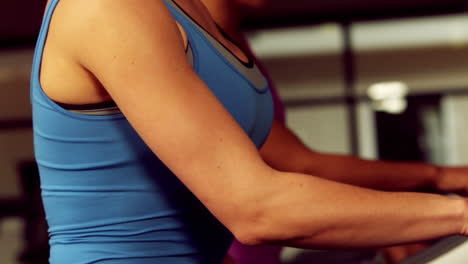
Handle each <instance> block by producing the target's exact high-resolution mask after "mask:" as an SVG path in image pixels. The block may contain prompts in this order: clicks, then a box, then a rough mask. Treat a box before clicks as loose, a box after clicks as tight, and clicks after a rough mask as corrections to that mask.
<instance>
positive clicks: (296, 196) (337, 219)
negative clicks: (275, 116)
mask: <svg viewBox="0 0 468 264" xmlns="http://www.w3.org/2000/svg"><path fill="white" fill-rule="evenodd" d="M262 189H264V190H268V192H266V193H265V196H264V199H263V200H262V203H261V204H262V208H263V209H264V211H263V212H262V213H261V214H260V215H261V216H262V218H261V220H259V221H257V222H258V224H257V225H256V227H257V230H256V232H257V236H256V237H255V238H256V240H257V242H258V243H280V244H283V245H289V246H296V247H303V248H317V247H322V248H324V247H325V248H327V247H329V248H368V247H380V246H388V245H394V244H401V243H409V242H415V241H422V240H428V239H434V238H438V237H442V236H447V235H453V234H460V233H461V230H462V229H463V226H464V210H465V201H464V200H463V199H459V198H449V197H444V196H439V195H432V194H419V193H389V192H380V191H374V190H369V189H363V188H359V187H354V186H350V185H345V184H340V183H336V182H331V181H328V180H324V179H320V178H316V177H311V176H308V175H301V174H295V173H281V172H277V173H276V176H275V177H273V180H272V181H271V182H270V184H269V185H268V186H266V187H265V188H262Z"/></svg>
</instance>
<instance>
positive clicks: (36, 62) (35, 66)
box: [30, 0, 60, 104]
mask: <svg viewBox="0 0 468 264" xmlns="http://www.w3.org/2000/svg"><path fill="white" fill-rule="evenodd" d="M59 2H60V0H51V1H50V2H49V4H48V5H47V7H46V11H45V14H44V18H43V19H42V25H41V28H40V31H39V35H38V38H37V40H36V47H35V52H34V57H33V62H32V70H31V89H30V100H31V103H32V100H34V99H36V100H40V101H42V103H44V102H46V103H47V104H48V101H49V100H47V96H45V94H43V92H42V89H41V87H40V72H41V62H42V55H43V53H44V46H45V42H46V40H47V35H48V33H49V26H50V22H51V20H52V15H53V13H54V10H55V8H56V7H57V4H58V3H59ZM38 95H39V96H38ZM41 97H42V98H41Z"/></svg>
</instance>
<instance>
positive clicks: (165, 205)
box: [31, 0, 467, 264]
mask: <svg viewBox="0 0 468 264" xmlns="http://www.w3.org/2000/svg"><path fill="white" fill-rule="evenodd" d="M31 83H32V91H31V94H32V103H33V118H34V137H35V151H36V159H37V162H38V164H39V169H40V174H41V181H42V191H43V200H44V206H45V209H46V214H47V220H48V223H49V226H50V229H49V232H50V244H51V260H50V262H51V263H52V264H55V263H126V264H129V263H176V264H177V263H221V261H222V259H223V257H224V255H225V254H226V251H227V249H228V247H229V245H230V242H231V240H232V235H234V236H235V237H236V238H237V239H238V240H239V241H241V242H242V243H244V244H248V245H257V244H266V243H276V244H281V245H290V246H298V247H304V248H314V247H333V248H344V247H346V248H357V247H375V246H383V245H392V244H398V243H408V242H413V241H419V240H426V239H431V238H436V237H441V236H445V235H451V234H463V235H465V234H466V230H465V226H466V222H467V220H466V219H465V213H466V208H465V207H466V202H465V200H464V199H459V198H448V197H443V196H438V195H431V194H416V193H399V194H396V193H388V192H380V191H374V190H370V189H364V188H360V187H354V186H351V185H346V184H342V183H337V182H333V181H330V180H326V179H320V178H318V177H314V176H310V175H306V174H303V173H292V172H288V173H287V172H281V171H279V170H275V169H273V168H272V167H271V166H269V165H268V164H267V163H265V162H264V160H263V159H262V158H261V156H260V155H259V153H258V148H260V147H261V146H262V145H263V143H264V141H265V140H266V138H267V136H268V135H269V132H270V128H271V126H272V120H273V109H272V102H271V95H270V93H269V90H268V85H267V82H266V81H265V79H264V78H263V77H262V76H261V75H260V72H259V70H258V68H257V67H256V66H255V64H254V62H253V59H252V57H251V56H249V55H248V53H246V52H244V51H243V50H242V49H241V48H240V47H238V46H236V45H235V44H234V43H233V42H231V41H229V40H228V39H227V38H226V37H224V36H223V34H221V32H220V31H219V29H218V27H217V26H216V24H215V23H214V21H213V19H212V17H211V15H210V13H209V11H208V10H207V9H206V7H205V6H204V5H203V4H202V3H201V2H199V1H189V0H184V1H182V0H180V1H177V2H176V1H172V0H165V1H161V0H139V1H135V0H121V1H111V0H100V1H71V0H61V1H59V0H50V2H49V4H48V8H47V12H46V14H45V16H44V23H43V26H42V29H41V34H40V37H39V39H38V44H37V48H36V54H35V60H34V65H33V72H32V81H31ZM274 131H275V128H273V132H274ZM273 132H272V135H273ZM435 225H436V226H438V228H437V230H435V229H434V228H433V226H435Z"/></svg>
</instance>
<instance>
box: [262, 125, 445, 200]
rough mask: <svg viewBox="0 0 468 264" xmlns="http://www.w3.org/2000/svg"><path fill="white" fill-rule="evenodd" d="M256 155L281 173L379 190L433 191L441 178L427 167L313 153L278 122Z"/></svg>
mask: <svg viewBox="0 0 468 264" xmlns="http://www.w3.org/2000/svg"><path fill="white" fill-rule="evenodd" d="M260 153H261V155H262V157H263V159H264V160H265V161H266V162H267V163H268V164H269V165H270V166H271V167H273V168H275V169H278V170H281V171H287V172H297V173H304V174H310V175H315V176H318V177H321V178H325V179H329V180H332V181H338V182H342V183H348V184H351V185H357V186H361V187H366V188H372V189H379V190H392V191H403V190H410V189H414V188H419V187H426V186H432V187H434V186H436V185H437V183H438V181H439V180H440V178H439V176H440V174H441V173H440V172H441V171H440V170H439V168H438V167H435V166H432V165H429V164H423V163H409V162H386V161H371V160H363V159H360V158H357V157H353V156H349V155H334V154H325V153H321V152H315V151H313V150H312V149H310V148H308V147H307V146H306V145H305V144H304V143H303V142H302V141H301V140H300V139H299V138H298V137H297V136H296V135H295V134H294V133H293V132H292V131H291V130H289V129H288V128H287V127H286V126H285V125H283V124H281V123H280V122H278V121H275V122H274V124H273V128H272V131H271V133H270V135H269V137H268V140H267V141H266V143H265V145H264V146H263V147H262V149H261V151H260ZM285 157H287V158H285Z"/></svg>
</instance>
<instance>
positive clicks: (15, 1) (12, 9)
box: [0, 0, 46, 46]
mask: <svg viewBox="0 0 468 264" xmlns="http://www.w3.org/2000/svg"><path fill="white" fill-rule="evenodd" d="M45 4H46V0H1V1H0V46H5V45H10V44H13V43H15V42H24V41H28V42H30V41H31V40H34V39H35V37H36V35H37V32H38V30H39V26H40V22H41V18H42V13H43V10H44V6H45Z"/></svg>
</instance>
